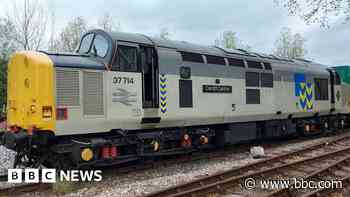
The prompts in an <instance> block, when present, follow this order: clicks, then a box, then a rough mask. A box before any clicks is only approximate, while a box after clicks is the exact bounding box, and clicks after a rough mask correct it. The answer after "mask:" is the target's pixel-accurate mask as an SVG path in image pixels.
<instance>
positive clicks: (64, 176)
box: [7, 169, 102, 183]
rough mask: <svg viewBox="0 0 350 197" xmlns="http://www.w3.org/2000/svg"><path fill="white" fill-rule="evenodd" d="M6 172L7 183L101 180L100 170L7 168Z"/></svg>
mask: <svg viewBox="0 0 350 197" xmlns="http://www.w3.org/2000/svg"><path fill="white" fill-rule="evenodd" d="M7 173H8V174H7V181H8V182H9V183H23V182H24V183H39V182H40V183H55V182H56V181H57V180H59V181H69V182H92V181H94V182H99V181H102V171H101V170H60V171H57V170H56V169H40V170H39V169H24V170H22V169H8V171H7ZM57 173H58V174H57Z"/></svg>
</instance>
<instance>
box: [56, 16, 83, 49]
mask: <svg viewBox="0 0 350 197" xmlns="http://www.w3.org/2000/svg"><path fill="white" fill-rule="evenodd" d="M86 31H87V25H86V22H85V20H84V19H83V18H82V17H77V18H74V19H73V20H72V21H71V22H69V23H68V24H67V26H66V27H65V28H64V29H63V31H62V32H61V34H60V41H59V42H58V41H56V44H58V45H59V46H58V48H59V50H62V51H67V52H73V51H74V50H75V49H76V47H77V46H78V44H79V42H80V39H81V37H82V36H83V34H84V33H85V32H86Z"/></svg>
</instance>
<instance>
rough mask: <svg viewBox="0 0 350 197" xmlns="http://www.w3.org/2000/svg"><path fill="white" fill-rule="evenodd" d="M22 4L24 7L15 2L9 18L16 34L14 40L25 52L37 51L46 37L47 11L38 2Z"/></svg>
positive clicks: (24, 2) (25, 0)
mask: <svg viewBox="0 0 350 197" xmlns="http://www.w3.org/2000/svg"><path fill="white" fill-rule="evenodd" d="M22 2H23V5H21V6H18V5H17V4H16V3H15V1H13V4H12V9H13V10H12V11H10V13H11V14H8V16H7V20H8V21H10V22H11V23H12V24H13V26H14V29H15V32H16V34H14V38H13V40H14V41H15V42H16V43H17V44H18V45H20V46H21V48H22V49H24V50H37V49H39V48H40V47H42V44H43V40H44V39H45V37H46V26H47V17H46V14H45V10H44V9H43V6H42V5H41V4H40V2H39V1H38V0H24V1H22ZM11 39H12V38H11Z"/></svg>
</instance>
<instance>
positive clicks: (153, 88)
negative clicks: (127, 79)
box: [140, 46, 159, 116]
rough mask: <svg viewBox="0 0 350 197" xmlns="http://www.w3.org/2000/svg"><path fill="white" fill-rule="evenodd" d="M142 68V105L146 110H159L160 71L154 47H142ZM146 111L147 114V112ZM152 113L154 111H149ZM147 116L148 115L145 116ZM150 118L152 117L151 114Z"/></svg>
mask: <svg viewBox="0 0 350 197" xmlns="http://www.w3.org/2000/svg"><path fill="white" fill-rule="evenodd" d="M140 67H141V72H142V103H143V108H144V109H150V108H153V109H154V108H156V109H157V110H154V111H157V113H156V114H155V113H153V115H158V108H159V90H158V87H159V85H158V83H159V69H158V61H157V54H156V50H155V48H154V47H149V46H140ZM146 111H147V110H146ZM146 111H145V112H146ZM148 111H152V110H148ZM145 115H146V114H145ZM150 116H152V115H151V114H150Z"/></svg>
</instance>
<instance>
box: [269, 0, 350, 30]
mask: <svg viewBox="0 0 350 197" xmlns="http://www.w3.org/2000/svg"><path fill="white" fill-rule="evenodd" d="M275 2H276V3H277V4H282V5H283V6H284V7H285V8H287V9H288V12H289V14H291V15H296V14H298V15H299V16H300V17H301V18H302V19H303V20H304V21H305V22H306V23H308V24H309V23H320V24H321V25H322V26H324V27H327V26H328V22H329V19H330V17H334V16H342V17H345V21H349V19H350V2H349V0H316V1H313V0H275Z"/></svg>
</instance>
